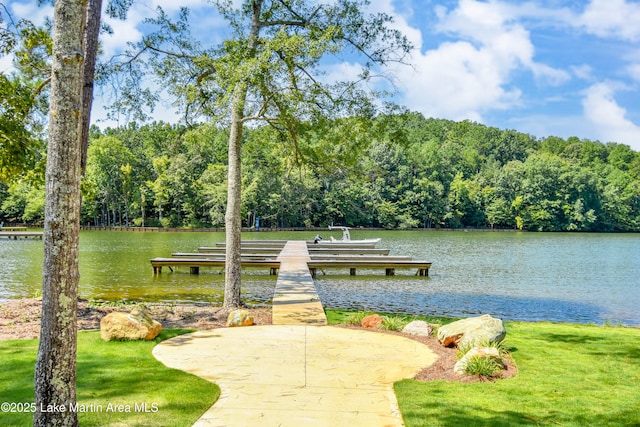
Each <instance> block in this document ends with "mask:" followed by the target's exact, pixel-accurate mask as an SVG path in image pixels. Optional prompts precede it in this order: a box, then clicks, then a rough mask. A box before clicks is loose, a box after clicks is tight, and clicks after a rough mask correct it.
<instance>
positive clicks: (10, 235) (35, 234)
mask: <svg viewBox="0 0 640 427" xmlns="http://www.w3.org/2000/svg"><path fill="white" fill-rule="evenodd" d="M4 230H5V228H4V227H3V228H2V231H0V237H6V238H7V239H13V240H18V239H40V240H42V236H43V235H44V233H43V232H42V231H4Z"/></svg>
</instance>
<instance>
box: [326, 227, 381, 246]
mask: <svg viewBox="0 0 640 427" xmlns="http://www.w3.org/2000/svg"><path fill="white" fill-rule="evenodd" d="M329 230H342V239H336V238H335V237H333V236H331V237H330V238H329V240H322V239H321V238H320V239H318V238H317V237H319V236H317V237H316V239H315V242H316V243H317V244H319V245H334V244H337V245H354V246H355V245H357V246H371V247H374V246H375V245H377V244H378V243H380V241H381V240H382V239H381V238H377V239H360V240H351V234H350V233H349V230H350V229H349V227H342V226H332V225H330V226H329Z"/></svg>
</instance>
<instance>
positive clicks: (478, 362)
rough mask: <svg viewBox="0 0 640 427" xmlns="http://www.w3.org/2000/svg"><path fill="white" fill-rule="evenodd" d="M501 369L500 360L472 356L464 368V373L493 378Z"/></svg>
mask: <svg viewBox="0 0 640 427" xmlns="http://www.w3.org/2000/svg"><path fill="white" fill-rule="evenodd" d="M501 371H502V366H501V365H500V362H499V361H498V360H496V359H494V358H493V357H472V358H470V359H469V362H468V363H467V366H465V368H464V373H465V374H467V375H473V376H478V377H483V378H495V377H496V376H498V374H499V373H500V372H501Z"/></svg>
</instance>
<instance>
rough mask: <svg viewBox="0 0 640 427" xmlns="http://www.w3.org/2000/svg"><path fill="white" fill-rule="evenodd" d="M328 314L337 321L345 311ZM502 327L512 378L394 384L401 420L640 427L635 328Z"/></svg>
mask: <svg viewBox="0 0 640 427" xmlns="http://www.w3.org/2000/svg"><path fill="white" fill-rule="evenodd" d="M327 315H328V316H327V317H328V319H329V320H330V322H334V323H341V319H343V318H344V317H345V316H347V315H348V313H347V312H330V311H329V312H328V313H327ZM423 320H426V321H428V322H433V320H440V321H442V323H447V321H444V320H443V319H423ZM449 321H450V320H449ZM506 328H507V340H508V347H509V348H508V350H509V352H510V354H511V357H512V358H513V360H514V361H515V363H516V364H517V366H518V375H517V376H516V377H514V378H511V379H507V380H499V381H495V382H477V383H464V384H463V383H457V382H445V381H434V382H426V383H425V382H419V381H415V380H403V381H400V382H397V383H396V384H395V392H396V396H397V399H398V404H399V406H400V410H401V412H402V416H403V419H404V423H405V425H406V426H407V427H416V426H457V425H460V426H498V427H501V426H504V427H507V426H509V427H511V426H530V425H536V426H547V425H549V426H551V425H554V426H555V425H561V426H576V427H578V426H580V427H582V426H640V387H639V384H640V329H638V328H624V327H609V326H591V325H574V324H557V323H547V322H541V323H526V322H508V323H507V324H506Z"/></svg>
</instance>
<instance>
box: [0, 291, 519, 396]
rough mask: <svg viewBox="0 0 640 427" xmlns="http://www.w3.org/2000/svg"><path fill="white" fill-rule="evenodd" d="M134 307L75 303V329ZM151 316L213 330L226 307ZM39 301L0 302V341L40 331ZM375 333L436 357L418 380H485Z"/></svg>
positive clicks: (154, 308)
mask: <svg viewBox="0 0 640 427" xmlns="http://www.w3.org/2000/svg"><path fill="white" fill-rule="evenodd" d="M132 307H133V306H124V307H122V306H121V307H110V306H94V305H91V304H89V303H88V301H85V300H80V301H79V302H78V329H79V330H95V329H100V319H102V318H103V317H104V316H106V315H107V314H108V313H111V312H113V311H119V310H130V309H131V308H132ZM144 307H145V308H146V309H147V311H148V312H149V314H150V315H151V317H153V318H154V319H156V320H158V321H159V322H160V323H162V325H163V327H165V328H188V329H198V330H207V329H216V328H223V327H226V322H227V316H228V314H229V311H228V310H225V309H222V308H221V307H212V306H210V305H195V304H179V305H178V304H176V305H170V304H145V305H144ZM41 309H42V300H41V299H38V298H25V299H19V300H10V301H7V302H3V303H0V340H10V339H27V338H37V337H38V336H39V333H40V317H41ZM249 311H250V312H251V313H252V315H253V317H254V319H255V323H256V324H258V325H269V324H271V308H268V307H259V308H249ZM343 327H348V328H353V329H364V328H361V327H357V326H343ZM376 332H377V333H387V334H393V335H400V336H404V337H406V338H410V339H412V340H415V341H418V342H421V343H423V344H425V345H426V346H428V347H429V348H430V349H431V350H432V351H433V352H434V353H435V354H436V355H438V358H437V359H436V361H435V363H433V364H432V365H431V366H429V367H428V368H425V369H423V370H421V371H420V372H418V374H417V375H416V376H415V379H416V380H419V381H437V380H442V381H456V382H465V383H466V382H476V381H487V380H486V379H483V378H479V377H473V376H468V375H464V376H461V375H457V374H455V373H454V372H453V366H454V365H455V363H456V362H457V357H456V350H455V349H453V348H446V347H443V346H442V345H440V343H439V342H438V340H437V338H436V337H434V336H429V337H415V336H411V335H407V334H403V333H401V332H393V331H382V330H376ZM505 365H506V368H507V369H505V370H504V371H502V375H501V377H500V378H501V379H503V378H510V377H513V376H515V375H516V373H517V369H516V367H515V365H514V364H513V362H512V361H511V360H508V359H507V360H506V361H505Z"/></svg>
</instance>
